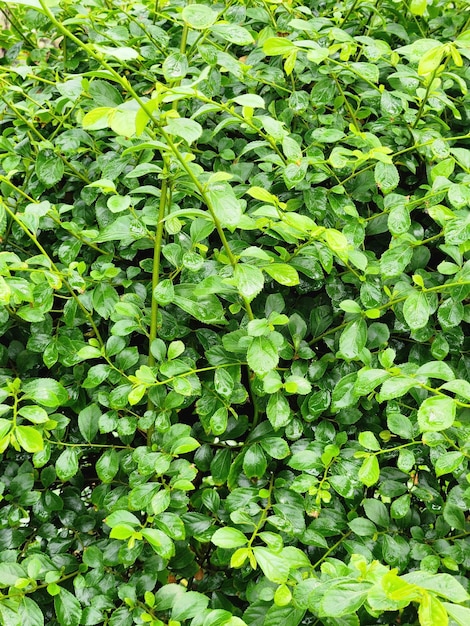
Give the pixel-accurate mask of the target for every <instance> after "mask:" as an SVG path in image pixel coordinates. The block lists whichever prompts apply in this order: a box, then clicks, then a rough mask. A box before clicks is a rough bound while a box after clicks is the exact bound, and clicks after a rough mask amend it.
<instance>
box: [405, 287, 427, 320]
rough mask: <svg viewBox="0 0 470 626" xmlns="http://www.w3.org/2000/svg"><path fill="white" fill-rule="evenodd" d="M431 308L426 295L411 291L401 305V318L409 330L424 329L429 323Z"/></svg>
mask: <svg viewBox="0 0 470 626" xmlns="http://www.w3.org/2000/svg"><path fill="white" fill-rule="evenodd" d="M430 315H431V307H430V306H429V302H428V299H427V297H426V294H425V293H423V292H422V291H413V293H411V294H410V295H409V296H408V297H407V298H406V300H405V302H404V304H403V317H404V318H405V321H406V323H407V324H408V326H409V327H410V328H411V330H417V329H419V328H424V326H426V324H427V323H428V321H429V316H430Z"/></svg>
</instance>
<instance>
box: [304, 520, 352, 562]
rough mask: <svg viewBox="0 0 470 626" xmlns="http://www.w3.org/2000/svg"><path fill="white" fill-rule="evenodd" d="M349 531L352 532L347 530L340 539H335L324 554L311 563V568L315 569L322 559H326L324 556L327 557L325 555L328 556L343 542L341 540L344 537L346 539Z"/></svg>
mask: <svg viewBox="0 0 470 626" xmlns="http://www.w3.org/2000/svg"><path fill="white" fill-rule="evenodd" d="M351 533H352V530H348V532H347V533H345V534H344V535H343V536H342V537H341V539H338V541H337V542H336V543H334V544H333V545H332V546H331V548H328V550H327V551H326V552H325V554H324V555H323V556H322V557H321V558H320V559H318V561H317V562H316V563H314V564H313V565H312V568H313V569H316V568H317V567H318V566H319V565H321V564H322V563H323V561H324V560H325V559H326V558H327V557H328V556H329V555H330V554H331V553H332V552H334V551H335V550H336V548H337V547H338V546H339V545H341V544H342V543H343V541H344V540H345V539H347V538H348V537H349V535H350V534H351Z"/></svg>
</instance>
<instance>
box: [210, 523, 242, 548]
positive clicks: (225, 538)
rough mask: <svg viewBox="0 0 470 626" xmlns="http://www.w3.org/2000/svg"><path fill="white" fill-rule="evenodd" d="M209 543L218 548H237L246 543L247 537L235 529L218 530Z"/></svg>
mask: <svg viewBox="0 0 470 626" xmlns="http://www.w3.org/2000/svg"><path fill="white" fill-rule="evenodd" d="M211 541H212V543H213V544H215V545H216V546H219V547H220V548H226V549H231V548H239V547H240V546H244V545H245V544H246V543H248V539H247V537H246V536H245V535H244V534H243V533H242V532H241V531H240V530H238V529H236V528H219V529H217V530H216V531H215V533H214V534H213V535H212V537H211Z"/></svg>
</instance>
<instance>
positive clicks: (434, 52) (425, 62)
mask: <svg viewBox="0 0 470 626" xmlns="http://www.w3.org/2000/svg"><path fill="white" fill-rule="evenodd" d="M414 2H415V4H416V0H414ZM423 2H424V5H426V0H421V2H420V3H421V4H423ZM444 52H445V46H444V45H442V46H436V47H435V48H431V49H430V50H428V51H427V52H425V53H424V54H423V56H422V57H421V60H420V62H419V64H418V74H419V75H420V76H426V75H427V74H431V73H432V72H434V71H435V70H437V68H438V67H439V65H440V64H441V61H442V58H443V56H444Z"/></svg>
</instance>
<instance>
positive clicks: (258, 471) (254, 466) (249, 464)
mask: <svg viewBox="0 0 470 626" xmlns="http://www.w3.org/2000/svg"><path fill="white" fill-rule="evenodd" d="M267 465H268V464H267V461H266V457H265V455H264V452H263V449H262V448H261V446H260V445H259V444H258V443H255V444H252V445H251V446H250V447H249V448H247V450H246V452H245V456H244V457H243V471H244V472H245V474H246V476H247V478H250V479H251V478H262V477H263V476H264V473H265V472H266V468H267Z"/></svg>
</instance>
